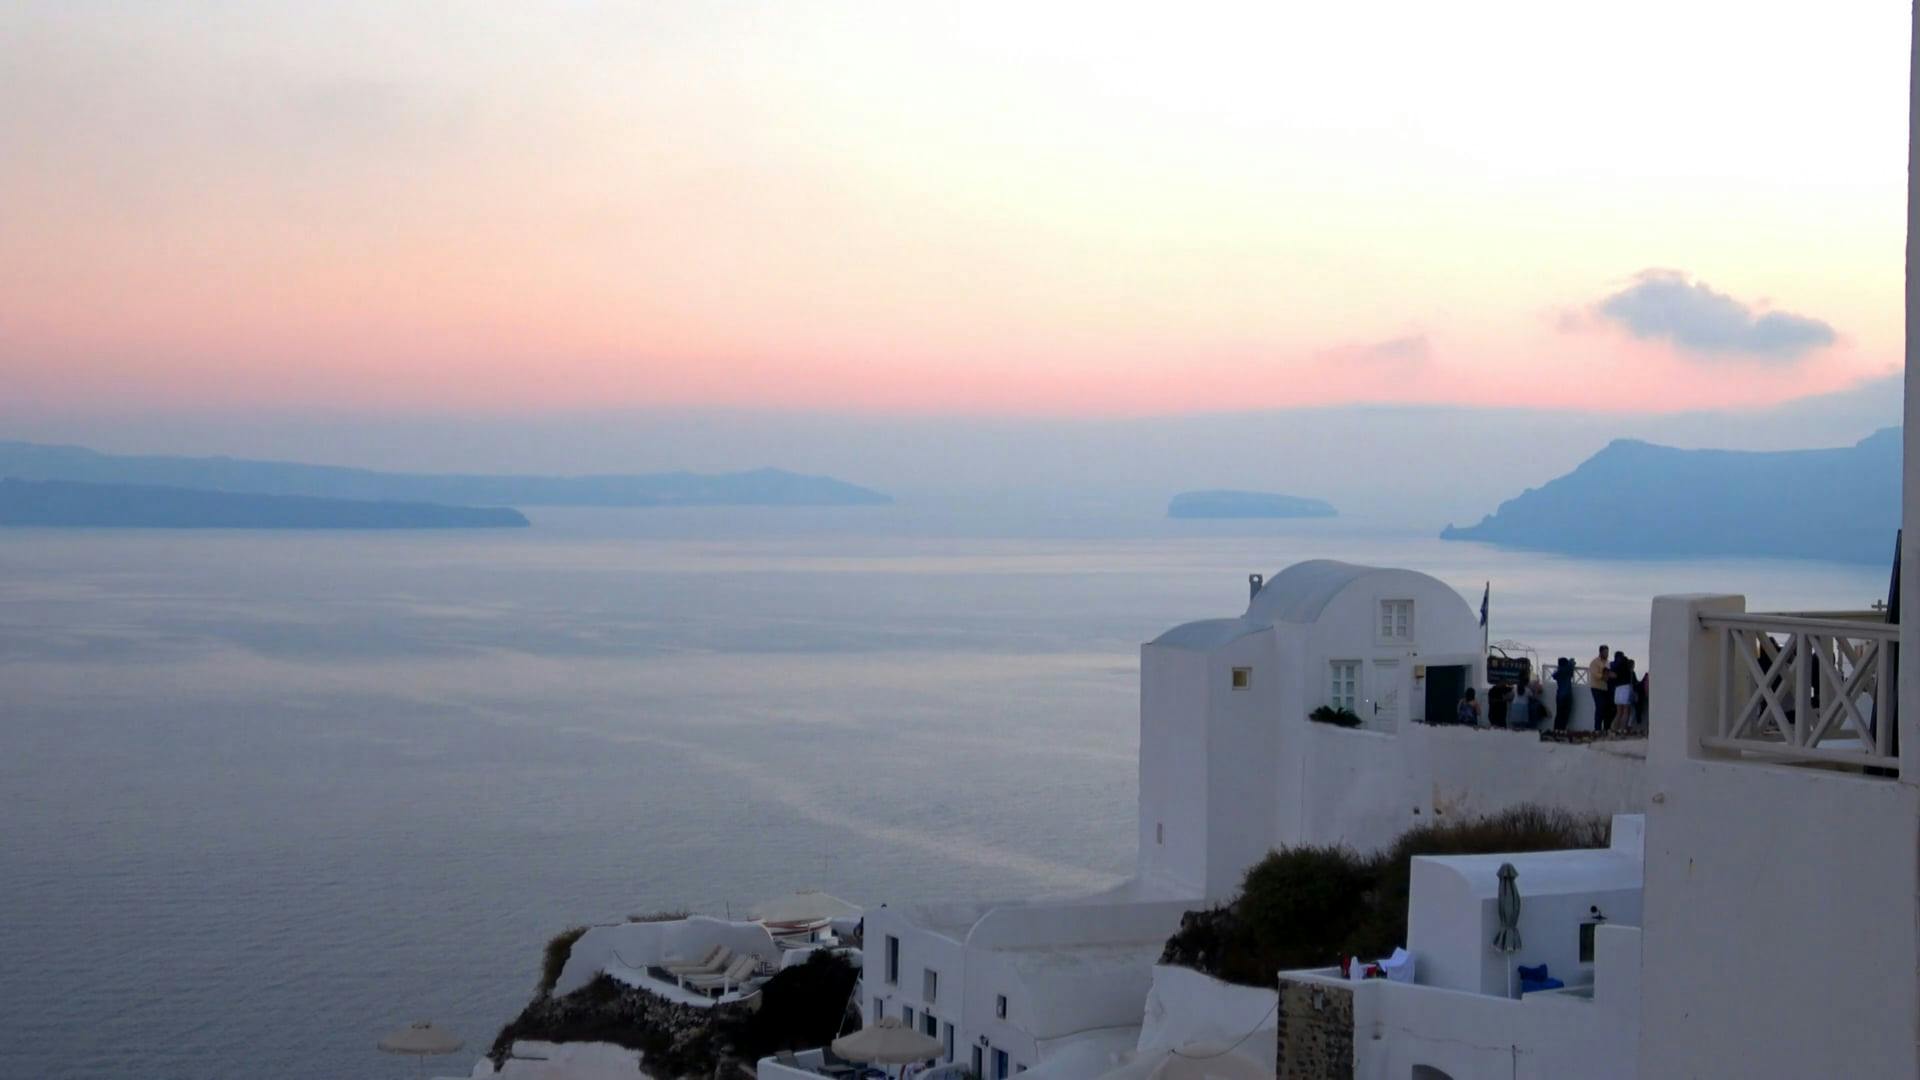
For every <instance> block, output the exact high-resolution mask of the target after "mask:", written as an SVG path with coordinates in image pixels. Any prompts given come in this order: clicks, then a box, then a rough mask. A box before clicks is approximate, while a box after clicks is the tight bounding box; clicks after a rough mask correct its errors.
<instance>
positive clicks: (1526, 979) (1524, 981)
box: [1516, 964, 1567, 997]
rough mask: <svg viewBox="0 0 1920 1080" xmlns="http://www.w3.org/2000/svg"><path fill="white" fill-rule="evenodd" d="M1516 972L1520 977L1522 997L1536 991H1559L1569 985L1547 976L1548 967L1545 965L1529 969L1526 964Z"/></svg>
mask: <svg viewBox="0 0 1920 1080" xmlns="http://www.w3.org/2000/svg"><path fill="white" fill-rule="evenodd" d="M1516 970H1517V971H1518V972H1519V975H1520V996H1521V997H1526V996H1527V995H1528V994H1531V993H1533V992H1534V991H1536V990H1558V989H1560V988H1561V987H1563V986H1565V985H1567V984H1566V983H1563V982H1561V981H1560V980H1559V979H1556V978H1554V977H1553V976H1551V975H1549V974H1547V965H1545V964H1541V965H1539V966H1538V967H1528V966H1527V965H1525V964H1521V965H1520V966H1519V968H1517V969H1516Z"/></svg>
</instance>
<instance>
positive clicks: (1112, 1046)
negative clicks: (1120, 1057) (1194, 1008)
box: [862, 895, 1192, 1080]
mask: <svg viewBox="0 0 1920 1080" xmlns="http://www.w3.org/2000/svg"><path fill="white" fill-rule="evenodd" d="M1191 907H1192V902H1191V901H1189V900H1185V899H1161V900H1136V899H1128V898H1126V897H1125V896H1124V895H1121V896H1116V897H1108V898H1095V899H1091V900H1076V901H1071V902H1064V903H1046V902H1037V903H1028V902H1019V901H1016V902H1009V903H1001V904H977V905H970V904H920V905H902V906H887V907H880V908H874V909H872V910H870V911H868V913H867V920H866V937H865V942H866V969H865V972H864V976H863V979H862V989H863V992H864V993H865V995H866V1000H865V1001H863V1002H862V1005H863V1008H864V1011H865V1016H866V1019H867V1021H868V1022H869V1023H871V1022H872V1021H874V1020H876V1019H878V1018H880V1017H882V1016H891V1017H895V1018H898V1019H900V1020H902V1021H903V1022H905V1023H909V1024H911V1025H913V1026H914V1027H915V1028H917V1029H919V1030H921V1031H923V1032H925V1033H926V1034H928V1035H932V1036H934V1037H935V1038H938V1039H940V1040H941V1043H942V1045H943V1046H944V1048H945V1054H944V1055H943V1058H942V1060H943V1061H944V1062H952V1063H956V1064H960V1065H966V1066H969V1067H971V1068H972V1069H973V1070H974V1072H975V1073H976V1074H978V1075H979V1076H981V1077H982V1078H984V1080H1004V1078H1005V1077H1008V1076H1012V1075H1015V1074H1017V1073H1021V1072H1025V1071H1026V1070H1028V1069H1031V1068H1034V1067H1036V1066H1038V1065H1041V1064H1043V1063H1046V1062H1049V1061H1052V1060H1054V1059H1055V1058H1056V1057H1057V1056H1058V1055H1060V1054H1063V1053H1075V1054H1079V1055H1081V1056H1085V1055H1086V1053H1087V1051H1088V1049H1089V1048H1091V1049H1093V1050H1094V1051H1095V1054H1094V1056H1095V1057H1104V1056H1106V1055H1107V1054H1109V1053H1111V1052H1113V1051H1116V1050H1121V1049H1131V1048H1132V1047H1133V1046H1134V1044H1135V1042H1136V1039H1137V1036H1138V1033H1139V1030H1140V1023H1141V1007H1142V1004H1143V1003H1144V1002H1145V1001H1146V999H1147V992H1148V988H1149V986H1150V985H1151V983H1152V974H1153V965H1154V962H1155V961H1157V960H1158V959H1159V958H1160V954H1161V951H1162V950H1163V949H1164V948H1165V947H1166V942H1167V938H1168V937H1170V936H1172V934H1173V932H1174V930H1176V929H1177V928H1178V927H1179V925H1180V916H1181V915H1183V914H1185V913H1186V911H1187V910H1188V909H1189V908H1191Z"/></svg>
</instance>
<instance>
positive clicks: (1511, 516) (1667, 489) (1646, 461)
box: [1440, 428, 1901, 562]
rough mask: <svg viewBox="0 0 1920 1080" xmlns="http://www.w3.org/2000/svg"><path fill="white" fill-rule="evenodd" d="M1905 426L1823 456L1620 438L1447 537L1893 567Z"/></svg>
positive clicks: (1593, 551) (1578, 551)
mask: <svg viewBox="0 0 1920 1080" xmlns="http://www.w3.org/2000/svg"><path fill="white" fill-rule="evenodd" d="M1900 457H1901V440H1900V429H1899V428H1884V429H1882V430H1880V431H1877V432H1875V433H1873V434H1872V435H1869V436H1868V437H1866V438H1865V439H1862V440H1860V442H1858V443H1856V444H1855V445H1853V446H1848V447H1838V448H1834V449H1822V450H1774V451H1756V450H1681V449H1676V448H1674V447H1671V446H1656V445H1654V444H1652V443H1646V442H1640V441H1638V440H1633V439H1618V440H1615V441H1614V442H1612V443H1609V444H1608V445H1607V446H1606V447H1605V448H1604V449H1602V450H1601V451H1600V452H1599V453H1597V454H1595V455H1593V456H1592V457H1590V458H1588V459H1587V460H1586V461H1584V462H1582V463H1581V464H1580V465H1579V466H1578V467H1577V468H1575V469H1574V470H1573V471H1572V472H1570V473H1568V474H1566V475H1565V476H1561V477H1559V478H1557V479H1554V480H1551V481H1548V482H1547V483H1546V484H1544V485H1542V486H1540V487H1538V488H1529V489H1528V490H1526V491H1525V492H1522V493H1521V494H1520V495H1518V496H1516V497H1514V498H1512V499H1509V500H1507V501H1506V502H1503V503H1501V504H1500V506H1499V508H1498V509H1497V510H1495V511H1494V512H1493V513H1492V514H1489V515H1488V516H1487V517H1486V518H1484V519H1482V520H1481V521H1480V523H1479V524H1477V525H1471V526H1468V527H1466V528H1456V527H1455V526H1453V525H1448V526H1447V527H1446V529H1444V530H1443V531H1442V532H1441V533H1440V538H1441V539H1443V540H1482V541H1486V542H1488V543H1492V544H1501V545H1506V546H1510V547H1519V548H1531V549H1535V550H1541V551H1554V552H1560V553H1563V554H1569V555H1600V556H1620V557H1656V558H1657V557H1676V558H1677V557H1700V556H1715V555H1736V556H1757V557H1775V558H1795V559H1827V560H1832V561H1837V562H1886V561H1889V560H1891V559H1892V557H1893V547H1894V535H1895V532H1896V530H1898V529H1899V527H1900V467H1901V463H1900Z"/></svg>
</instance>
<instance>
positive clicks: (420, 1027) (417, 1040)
mask: <svg viewBox="0 0 1920 1080" xmlns="http://www.w3.org/2000/svg"><path fill="white" fill-rule="evenodd" d="M463 1045H464V1044H463V1043H462V1042H461V1041H460V1036H458V1035H455V1034H454V1033H453V1032H451V1031H448V1030H447V1029H446V1028H441V1027H435V1026H433V1023H432V1022H431V1021H427V1020H415V1021H414V1022H413V1023H411V1024H408V1025H407V1026H406V1027H403V1028H401V1029H400V1030H399V1031H396V1032H394V1033H393V1034H391V1035H389V1036H387V1037H386V1038H384V1039H381V1040H380V1043H379V1046H380V1049H382V1050H384V1051H386V1052H387V1053H389V1054H407V1055H409V1056H411V1057H412V1058H413V1059H414V1060H415V1061H417V1062H419V1064H420V1070H419V1071H420V1073H421V1074H422V1075H425V1074H426V1071H427V1058H429V1057H436V1056H438V1055H440V1054H452V1053H457V1052H459V1050H460V1047H461V1046H463Z"/></svg>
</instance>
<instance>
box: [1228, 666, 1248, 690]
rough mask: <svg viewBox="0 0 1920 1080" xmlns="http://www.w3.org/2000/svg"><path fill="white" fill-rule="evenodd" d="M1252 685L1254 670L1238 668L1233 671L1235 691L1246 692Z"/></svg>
mask: <svg viewBox="0 0 1920 1080" xmlns="http://www.w3.org/2000/svg"><path fill="white" fill-rule="evenodd" d="M1252 685H1253V669H1252V668H1250V667H1237V668H1234V669H1233V688H1234V689H1235V690H1245V689H1247V688H1249V687H1251V686H1252Z"/></svg>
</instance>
